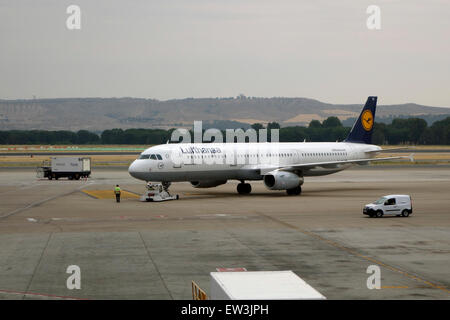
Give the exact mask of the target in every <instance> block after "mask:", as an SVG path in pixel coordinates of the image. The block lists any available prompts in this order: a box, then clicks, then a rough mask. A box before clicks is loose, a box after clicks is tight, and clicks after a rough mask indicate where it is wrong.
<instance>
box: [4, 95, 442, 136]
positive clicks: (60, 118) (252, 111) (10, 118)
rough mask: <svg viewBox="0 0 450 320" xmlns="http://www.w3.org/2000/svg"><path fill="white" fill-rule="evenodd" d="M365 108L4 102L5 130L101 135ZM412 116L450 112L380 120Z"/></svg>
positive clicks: (389, 109) (288, 102) (222, 101)
mask: <svg viewBox="0 0 450 320" xmlns="http://www.w3.org/2000/svg"><path fill="white" fill-rule="evenodd" d="M362 103H363V101H361V104H350V105H342V104H329V103H323V102H320V101H318V100H313V99H307V98H278V97H275V98H257V97H245V96H239V97H235V98H187V99H179V100H167V101H159V100H153V99H137V98H68V99H37V100H0V130H11V129H23V130H25V129H26V130H31V129H45V130H72V131H76V130H80V129H86V130H90V131H94V132H99V131H102V130H105V129H111V128H123V129H126V128H166V129H167V128H171V127H183V126H185V127H187V126H188V127H190V126H192V124H193V121H194V120H203V121H206V126H207V127H211V126H214V125H217V127H218V128H220V129H222V128H224V127H227V126H229V127H230V128H235V127H239V126H242V127H246V126H248V125H249V124H252V123H256V122H261V123H267V122H272V121H276V122H279V123H280V124H281V125H282V126H292V125H305V124H308V123H309V122H310V121H311V120H313V119H316V120H323V119H326V118H327V117H329V116H337V117H339V118H340V119H341V120H342V121H345V120H346V119H348V121H350V120H351V119H352V118H355V117H357V116H358V114H359V112H360V110H361V107H362ZM399 116H402V117H404V116H410V117H415V116H419V117H424V118H427V119H433V120H434V119H437V120H439V119H440V118H442V117H446V116H450V108H437V107H429V106H422V105H418V104H414V103H407V104H400V105H381V106H379V107H378V109H377V118H381V119H391V118H392V117H399Z"/></svg>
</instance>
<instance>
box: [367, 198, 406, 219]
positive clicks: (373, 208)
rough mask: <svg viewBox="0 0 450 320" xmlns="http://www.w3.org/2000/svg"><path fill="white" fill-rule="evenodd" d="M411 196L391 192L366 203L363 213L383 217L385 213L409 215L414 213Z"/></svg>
mask: <svg viewBox="0 0 450 320" xmlns="http://www.w3.org/2000/svg"><path fill="white" fill-rule="evenodd" d="M412 211H413V210H412V202H411V197H410V196H409V195H405V194H391V195H387V196H384V197H381V198H380V199H378V200H376V201H374V202H372V203H369V204H366V205H365V206H364V209H363V214H365V215H368V216H369V217H371V218H373V217H377V218H381V217H382V216H384V215H387V216H389V215H395V216H400V215H401V216H402V217H408V216H409V215H410V214H411V213H412Z"/></svg>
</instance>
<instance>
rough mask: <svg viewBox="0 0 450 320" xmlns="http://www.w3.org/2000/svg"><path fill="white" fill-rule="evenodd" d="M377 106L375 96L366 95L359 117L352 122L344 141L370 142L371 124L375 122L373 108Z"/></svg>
mask: <svg viewBox="0 0 450 320" xmlns="http://www.w3.org/2000/svg"><path fill="white" fill-rule="evenodd" d="M376 107H377V97H368V98H367V102H366V104H365V105H364V108H363V109H362V111H361V114H360V115H359V118H358V119H357V120H356V122H355V123H354V124H353V127H352V130H350V133H349V134H348V136H347V138H346V139H345V140H344V141H345V142H355V143H366V144H371V143H372V132H373V125H374V123H375V110H376Z"/></svg>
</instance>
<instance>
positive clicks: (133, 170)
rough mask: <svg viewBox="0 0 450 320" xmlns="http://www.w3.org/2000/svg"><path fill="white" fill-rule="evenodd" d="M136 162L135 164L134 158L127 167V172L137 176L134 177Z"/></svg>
mask: <svg viewBox="0 0 450 320" xmlns="http://www.w3.org/2000/svg"><path fill="white" fill-rule="evenodd" d="M137 172H138V171H137V164H136V160H134V161H133V162H132V163H131V164H130V166H129V167H128V173H129V174H130V175H131V176H132V177H134V178H137V177H136V174H137Z"/></svg>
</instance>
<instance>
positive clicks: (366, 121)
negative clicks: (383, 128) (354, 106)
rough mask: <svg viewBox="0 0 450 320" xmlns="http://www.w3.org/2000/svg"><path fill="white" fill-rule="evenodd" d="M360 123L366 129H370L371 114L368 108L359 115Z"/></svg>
mask: <svg viewBox="0 0 450 320" xmlns="http://www.w3.org/2000/svg"><path fill="white" fill-rule="evenodd" d="M361 123H362V126H363V128H364V130H366V131H370V130H372V127H373V114H372V112H371V111H370V110H365V111H364V112H363V114H362V116H361Z"/></svg>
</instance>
